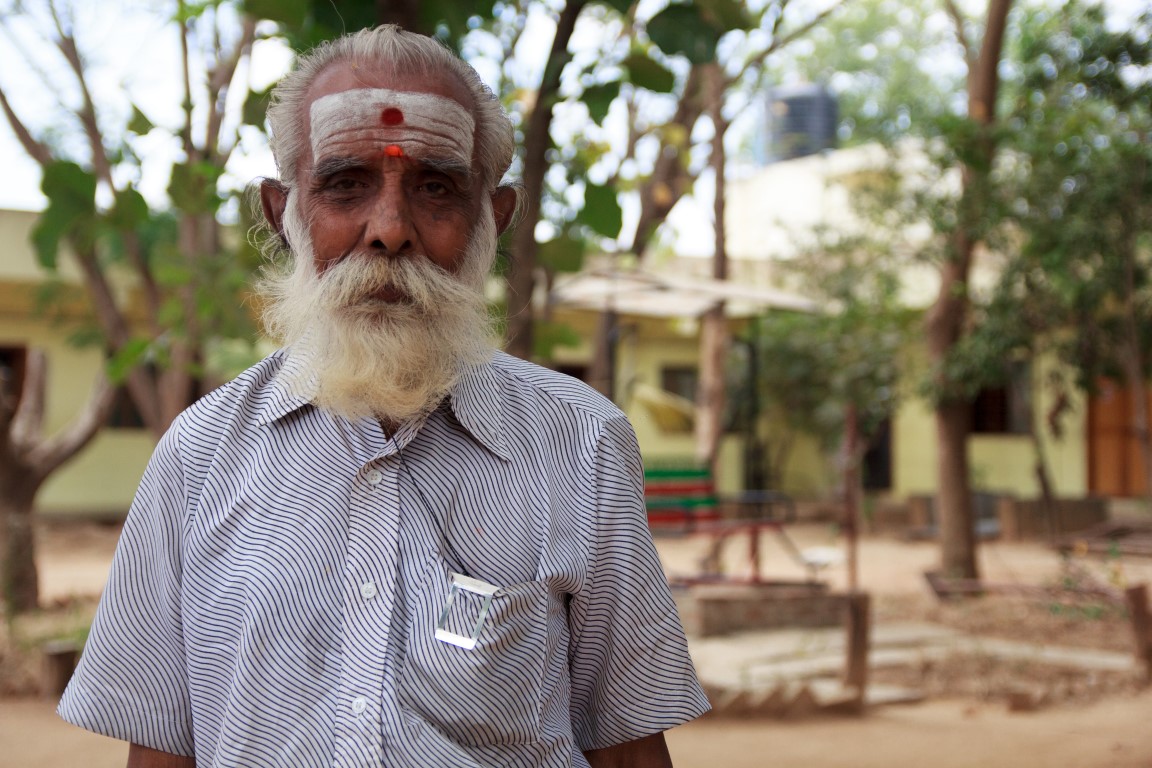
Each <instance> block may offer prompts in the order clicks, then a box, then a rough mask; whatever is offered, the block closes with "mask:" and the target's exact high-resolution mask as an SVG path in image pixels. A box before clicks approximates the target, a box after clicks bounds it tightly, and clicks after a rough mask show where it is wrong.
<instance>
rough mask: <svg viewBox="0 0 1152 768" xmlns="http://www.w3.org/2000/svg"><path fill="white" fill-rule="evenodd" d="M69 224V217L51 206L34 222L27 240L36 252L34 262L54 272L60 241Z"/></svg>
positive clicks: (66, 232)
mask: <svg viewBox="0 0 1152 768" xmlns="http://www.w3.org/2000/svg"><path fill="white" fill-rule="evenodd" d="M71 223H72V219H71V217H69V216H66V215H64V214H63V213H62V212H61V211H60V209H59V208H54V207H52V206H51V205H49V206H48V208H46V209H45V210H44V212H43V213H41V214H40V218H38V219H37V220H36V224H35V226H33V227H32V232H31V234H30V235H29V238H28V239H29V240H31V242H32V248H33V249H34V250H35V251H36V261H37V262H38V263H39V264H40V266H41V267H43V268H44V269H47V270H50V271H55V270H56V268H57V266H58V261H57V255H58V254H59V252H60V241H61V240H62V239H63V238H64V236H65V235H67V234H68V229H69V227H70V225H71Z"/></svg>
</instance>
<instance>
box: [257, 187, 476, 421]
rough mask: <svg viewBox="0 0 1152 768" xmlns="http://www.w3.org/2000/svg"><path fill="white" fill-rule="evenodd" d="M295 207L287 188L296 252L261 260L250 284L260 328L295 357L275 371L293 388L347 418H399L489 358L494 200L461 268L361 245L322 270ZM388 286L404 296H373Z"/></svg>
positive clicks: (436, 398) (289, 231) (287, 225)
mask: <svg viewBox="0 0 1152 768" xmlns="http://www.w3.org/2000/svg"><path fill="white" fill-rule="evenodd" d="M298 207H299V206H298V205H296V195H295V194H294V193H293V194H292V195H291V196H290V198H289V202H288V206H287V210H286V211H285V215H284V230H285V235H286V237H287V239H288V242H289V243H290V244H291V249H292V258H291V259H290V260H288V262H287V263H282V264H273V265H269V266H267V267H265V269H264V273H263V277H262V279H261V280H260V282H259V284H258V285H257V286H256V292H257V294H258V295H259V296H260V297H261V298H262V299H263V301H264V311H263V319H264V326H265V329H266V330H267V332H268V333H269V335H271V336H272V337H273V338H275V339H276V340H278V341H280V342H281V343H283V344H285V345H286V346H288V347H289V348H290V349H289V355H290V358H292V362H293V363H295V364H294V365H286V366H285V368H284V369H282V374H281V375H282V376H284V378H285V380H286V383H287V385H288V387H289V390H290V391H291V392H292V393H293V394H296V395H298V396H301V397H305V398H307V399H309V400H310V401H311V402H312V403H313V404H314V405H316V406H318V407H320V408H323V409H325V410H327V411H330V412H332V413H334V414H337V415H340V416H344V417H346V418H349V419H358V418H362V417H372V418H376V419H379V420H381V421H384V422H386V423H390V424H399V423H401V422H404V421H407V420H408V419H411V418H413V417H415V416H417V415H419V414H421V413H424V412H427V411H430V410H432V409H433V408H435V407H436V406H437V404H439V403H440V401H441V400H443V399H444V397H445V396H446V395H447V394H448V393H449V392H450V391H451V389H452V387H453V386H454V385H455V384H456V382H457V381H458V380H459V378H460V375H461V374H462V373H463V372H464V371H465V370H466V369H467V368H469V367H470V366H474V365H479V364H482V363H484V362H485V361H487V360H488V359H489V358H490V357H491V355H492V352H493V349H494V345H493V340H492V339H493V322H492V318H491V316H490V315H489V312H488V306H487V302H486V301H485V298H484V292H483V287H484V280H485V277H486V276H487V273H488V269H489V268H490V267H491V265H492V261H493V259H494V258H495V254H496V238H497V233H496V225H495V220H494V218H493V216H492V209H491V201H489V200H488V199H487V198H485V199H484V204H483V205H482V209H481V211H480V215H479V220H478V222H477V224H476V227H475V229H474V231H473V233H472V239H471V241H470V243H469V245H468V249H467V251H466V252H465V254H464V260H463V262H462V266H461V270H460V272H459V274H457V275H452V274H450V273H449V272H447V271H446V270H444V269H442V268H440V267H438V266H437V265H435V264H434V263H432V261H431V260H429V259H428V258H426V257H424V256H423V255H419V254H405V255H403V256H400V257H395V258H393V257H382V256H379V255H375V254H370V253H357V252H353V253H351V254H349V255H348V256H346V257H345V258H344V259H342V260H341V261H340V262H339V263H337V264H334V265H332V266H331V267H329V268H327V269H326V270H324V272H323V273H322V274H318V273H317V271H316V267H315V263H314V260H313V248H312V243H311V239H310V238H309V236H308V228H307V226H306V224H305V222H304V221H303V219H302V217H301V215H300V212H299V211H298V210H297V209H298ZM385 286H392V287H394V288H397V289H399V290H400V292H401V293H403V294H404V295H405V296H407V297H408V301H401V302H385V301H381V300H380V299H377V298H375V297H374V296H375V294H376V293H377V292H378V291H379V290H380V289H382V288H383V287H385ZM287 371H292V373H291V374H288V373H286V372H287Z"/></svg>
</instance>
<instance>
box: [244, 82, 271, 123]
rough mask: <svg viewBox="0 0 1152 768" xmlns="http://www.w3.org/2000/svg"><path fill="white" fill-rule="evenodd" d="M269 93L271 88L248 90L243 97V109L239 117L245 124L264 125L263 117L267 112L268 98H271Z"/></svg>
mask: <svg viewBox="0 0 1152 768" xmlns="http://www.w3.org/2000/svg"><path fill="white" fill-rule="evenodd" d="M271 93H272V89H271V88H268V89H267V90H263V91H249V92H248V95H247V96H245V97H244V109H243V114H242V117H241V119H242V120H243V121H244V124H245V125H254V126H256V127H257V128H263V127H264V117H265V115H266V114H267V113H268V100H269V99H270V98H271Z"/></svg>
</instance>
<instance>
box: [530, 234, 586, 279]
mask: <svg viewBox="0 0 1152 768" xmlns="http://www.w3.org/2000/svg"><path fill="white" fill-rule="evenodd" d="M536 259H537V260H538V261H539V263H540V265H541V266H543V267H545V268H547V269H551V270H552V271H554V272H579V271H580V268H581V267H582V266H583V265H584V241H583V240H579V239H576V238H572V237H568V236H562V237H558V238H556V239H555V240H549V241H548V242H546V243H540V245H539V248H538V250H537V252H536Z"/></svg>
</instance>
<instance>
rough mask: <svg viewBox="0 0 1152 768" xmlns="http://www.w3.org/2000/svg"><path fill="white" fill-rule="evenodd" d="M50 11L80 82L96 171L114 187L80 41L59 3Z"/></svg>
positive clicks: (59, 42)
mask: <svg viewBox="0 0 1152 768" xmlns="http://www.w3.org/2000/svg"><path fill="white" fill-rule="evenodd" d="M48 9H49V11H50V12H51V14H52V21H53V22H54V23H55V25H56V33H57V34H58V35H59V36H60V37H59V39H58V40H57V41H56V47H57V48H58V49H59V50H60V53H61V54H62V55H63V56H64V60H65V61H67V62H68V66H69V68H71V70H72V74H74V75H75V76H76V83H77V84H78V85H79V86H80V96H81V105H80V108H79V109H77V110H76V117H77V118H78V119H79V120H80V125H81V126H82V127H83V128H84V135H85V137H86V138H87V139H88V147H89V149H90V150H91V152H92V168H93V170H95V171H96V177H97V178H99V179H100V180H101V181H103V182H104V183H105V184H107V185H108V186H109V187H111V186H112V163H111V161H110V160H109V159H108V153H107V151H106V150H105V149H104V139H103V135H102V134H101V133H100V124H99V122H98V121H97V119H96V105H95V104H94V103H93V102H92V93H91V91H89V89H88V79H87V77H86V76H85V70H84V62H83V60H82V59H81V58H80V49H79V47H78V46H77V45H76V38H75V37H73V36H72V34H71V33H70V32H68V31H67V30H65V29H64V26H63V24H62V23H61V21H60V16H59V14H58V13H57V12H56V3H55V2H49V3H48Z"/></svg>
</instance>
